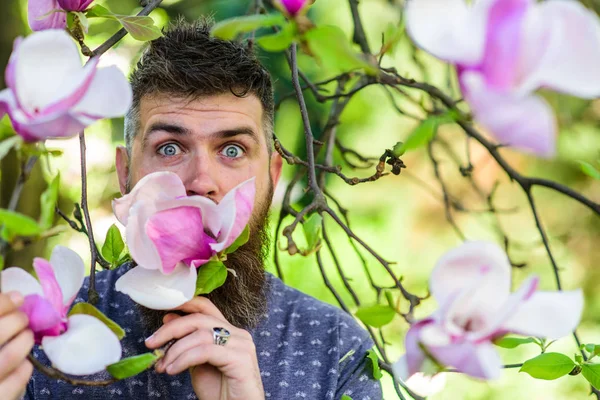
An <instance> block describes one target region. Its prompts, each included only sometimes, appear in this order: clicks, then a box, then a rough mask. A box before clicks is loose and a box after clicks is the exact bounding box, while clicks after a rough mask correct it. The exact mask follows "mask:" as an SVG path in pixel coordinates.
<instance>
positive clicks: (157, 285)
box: [115, 263, 197, 310]
mask: <svg viewBox="0 0 600 400" xmlns="http://www.w3.org/2000/svg"><path fill="white" fill-rule="evenodd" d="M196 277H197V272H196V269H195V268H190V267H188V266H187V265H185V264H183V263H179V265H177V267H176V268H175V270H174V271H173V273H171V274H170V275H164V274H163V273H162V272H160V271H157V270H148V269H145V268H140V267H135V268H133V269H131V270H129V271H127V273H125V275H123V276H122V277H121V278H119V279H118V280H117V282H116V284H115V289H116V290H117V291H119V292H121V293H125V294H126V295H128V296H129V297H131V298H132V299H133V301H135V302H136V303H138V304H141V305H143V306H144V307H147V308H150V309H154V310H170V309H173V308H175V307H179V306H180V305H182V304H184V303H185V302H187V301H189V300H191V299H192V298H193V297H194V293H195V291H196Z"/></svg>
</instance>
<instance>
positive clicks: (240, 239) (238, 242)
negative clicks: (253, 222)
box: [225, 225, 250, 254]
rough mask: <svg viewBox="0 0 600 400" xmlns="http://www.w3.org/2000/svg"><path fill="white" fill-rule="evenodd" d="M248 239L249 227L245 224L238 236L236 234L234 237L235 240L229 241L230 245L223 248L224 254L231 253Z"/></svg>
mask: <svg viewBox="0 0 600 400" xmlns="http://www.w3.org/2000/svg"><path fill="white" fill-rule="evenodd" d="M248 239H250V227H249V226H248V225H246V227H245V228H244V230H243V231H242V233H241V234H240V236H238V238H237V239H235V241H234V242H233V243H231V246H229V247H228V248H226V249H225V254H230V253H233V252H234V251H236V250H237V249H238V248H240V247H242V246H243V245H244V244H246V242H247V241H248Z"/></svg>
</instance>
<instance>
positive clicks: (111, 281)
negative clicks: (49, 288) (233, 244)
mask: <svg viewBox="0 0 600 400" xmlns="http://www.w3.org/2000/svg"><path fill="white" fill-rule="evenodd" d="M131 82H132V87H133V93H134V97H133V104H132V106H131V109H130V111H129V112H128V114H127V116H126V122H125V142H126V147H119V148H118V149H117V154H116V167H117V173H118V178H119V183H120V188H121V192H122V193H128V192H129V191H130V189H131V188H132V187H134V186H135V184H136V183H137V182H138V181H139V180H140V179H141V178H142V177H144V176H146V175H147V174H150V173H152V172H156V171H170V172H173V173H175V174H177V175H178V176H179V178H180V179H181V181H182V182H183V184H184V186H185V188H186V191H187V194H188V195H200V196H205V197H207V198H209V199H211V200H213V201H214V202H216V203H218V202H219V201H220V200H221V199H222V198H223V196H224V195H225V194H226V193H227V192H229V191H230V190H231V189H232V188H234V187H236V186H237V185H238V184H240V183H242V182H244V181H246V180H247V179H249V178H251V177H255V179H256V180H255V184H256V198H255V204H254V209H253V214H252V216H251V220H250V240H249V241H248V242H247V243H246V244H245V245H244V246H242V247H241V248H240V249H239V250H238V251H236V252H234V253H233V254H230V255H228V259H227V261H226V263H225V264H226V266H227V267H228V268H231V269H233V270H235V271H236V275H237V276H232V275H231V274H230V275H229V277H228V279H227V281H226V283H225V284H224V285H223V286H222V287H220V288H219V289H217V290H215V291H214V292H212V293H211V294H209V295H207V296H198V297H195V298H194V299H192V300H191V301H189V302H188V303H186V304H184V305H183V306H181V307H179V308H178V309H176V310H170V311H156V310H149V309H146V308H143V307H141V306H139V305H136V304H135V303H134V302H133V301H132V300H131V299H130V298H129V297H128V296H126V295H124V294H123V293H120V292H117V291H116V290H115V289H114V288H115V282H116V281H117V279H118V278H119V277H121V276H122V275H123V274H124V273H125V272H127V271H128V270H129V269H131V267H132V265H130V264H125V265H122V266H121V267H120V268H118V269H115V270H111V271H103V272H99V273H98V274H97V275H96V277H97V278H96V279H97V286H96V289H97V291H98V293H99V294H100V300H99V302H98V304H97V307H98V308H99V309H100V310H102V311H103V312H104V313H105V314H106V315H107V316H108V317H109V318H111V319H113V320H114V321H116V322H117V323H118V324H119V325H121V326H122V327H123V329H124V330H125V332H126V336H125V338H124V339H123V342H122V344H123V356H124V357H129V356H133V355H136V354H142V353H145V352H148V351H151V350H154V349H157V348H160V347H163V346H165V345H166V344H167V343H170V342H172V343H173V344H172V345H171V346H170V347H169V349H168V351H167V353H166V355H165V357H164V358H163V359H162V360H161V361H160V362H159V363H158V364H157V365H156V367H155V369H154V370H149V371H146V372H144V373H142V374H139V375H137V376H135V377H133V378H130V379H126V380H124V381H121V382H118V383H116V384H114V385H112V386H109V387H107V388H105V387H87V386H86V387H73V386H70V385H68V384H65V383H64V382H57V381H55V380H52V379H50V378H47V377H46V376H44V375H42V374H40V373H38V372H34V373H33V377H32V379H30V381H29V384H28V385H27V388H26V389H27V391H26V395H25V398H27V399H47V398H53V399H61V400H62V399H70V398H90V399H95V398H98V399H100V398H102V399H106V398H131V399H149V398H167V399H194V398H199V399H201V400H221V399H226V400H234V399H243V400H254V399H265V398H272V399H291V398H307V399H336V400H338V399H340V398H341V397H342V396H343V395H347V396H349V397H350V398H352V399H354V400H360V399H380V398H382V394H381V387H380V385H379V383H378V382H377V381H375V380H374V379H373V377H372V374H371V373H370V372H369V371H368V364H367V362H366V359H365V354H366V352H367V350H369V349H370V348H371V347H372V346H373V342H372V341H371V339H370V338H369V335H368V334H367V332H366V331H365V330H363V329H362V328H361V327H360V326H359V325H358V324H357V323H356V322H355V320H354V319H353V318H352V317H351V316H349V315H347V314H345V313H344V312H342V311H341V310H339V309H337V308H335V307H332V306H330V305H328V304H325V303H323V302H320V301H318V300H316V299H314V298H312V297H309V296H307V295H305V294H302V293H300V292H299V291H297V290H295V289H292V288H290V287H288V286H286V285H285V284H284V283H283V282H282V281H280V280H279V279H277V278H276V277H274V276H273V275H271V274H268V273H266V272H265V271H264V260H265V257H266V254H267V250H268V245H269V240H268V235H267V226H268V224H267V220H268V211H269V207H270V205H271V200H272V197H273V190H274V186H275V185H276V184H277V181H278V179H279V176H280V173H281V167H282V160H281V157H280V156H279V155H278V154H277V153H273V151H272V136H273V114H274V105H273V102H274V101H273V90H272V84H271V80H270V76H269V73H268V72H267V71H266V70H265V68H264V67H263V66H262V65H261V64H260V63H259V62H258V61H257V59H256V57H255V55H254V54H252V52H251V51H250V50H249V49H248V48H247V47H246V46H244V45H243V44H239V43H235V42H230V41H223V40H220V39H216V38H211V37H210V23H208V22H206V21H200V22H196V23H192V24H189V23H185V22H182V21H179V22H177V23H176V24H175V25H174V26H172V27H171V28H170V29H169V30H168V31H167V32H165V35H164V37H162V38H160V39H157V40H155V41H153V42H151V43H150V44H149V46H148V48H147V49H146V50H145V51H144V53H143V55H142V57H141V59H140V61H139V62H138V64H137V67H136V69H135V71H134V72H133V73H132V76H131ZM91 151H94V150H93V149H91ZM200 268H201V267H200ZM88 284H89V283H88V282H87V281H86V283H84V286H83V288H82V291H81V293H80V294H79V297H78V299H77V300H76V301H86V300H87V289H88ZM21 325H22V324H21ZM21 329H22V328H21ZM215 329H216V331H215ZM221 333H223V334H225V336H226V337H227V338H226V340H223V338H222V335H221ZM10 336H16V335H12V334H11V335H10ZM89 345H90V346H93V345H94V343H90V344H89ZM34 351H35V356H36V357H38V358H39V359H40V360H42V361H44V362H47V360H46V359H45V356H44V354H43V352H41V351H37V350H34ZM85 356H86V355H85V354H81V357H85ZM17 361H22V360H16V361H15V362H17ZM95 378H97V377H95ZM1 384H2V377H0V385H1ZM23 389H25V388H23Z"/></svg>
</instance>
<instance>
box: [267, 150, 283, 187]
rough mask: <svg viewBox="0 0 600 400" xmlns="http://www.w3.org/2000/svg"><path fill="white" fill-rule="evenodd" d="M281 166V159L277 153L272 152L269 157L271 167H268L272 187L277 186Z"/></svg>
mask: <svg viewBox="0 0 600 400" xmlns="http://www.w3.org/2000/svg"><path fill="white" fill-rule="evenodd" d="M282 166H283V159H282V158H281V155H280V154H279V153H278V152H276V151H275V152H273V155H271V165H270V167H269V169H270V173H271V180H272V181H273V187H275V186H277V182H279V177H280V176H281V168H282Z"/></svg>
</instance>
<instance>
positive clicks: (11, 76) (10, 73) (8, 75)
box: [4, 37, 23, 90]
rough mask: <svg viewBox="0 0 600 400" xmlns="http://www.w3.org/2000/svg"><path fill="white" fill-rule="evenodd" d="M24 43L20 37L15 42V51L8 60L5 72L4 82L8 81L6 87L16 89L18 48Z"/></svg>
mask: <svg viewBox="0 0 600 400" xmlns="http://www.w3.org/2000/svg"><path fill="white" fill-rule="evenodd" d="M22 41H23V38H22V37H18V38H16V39H15V41H14V42H13V49H12V53H11V55H10V58H9V59H8V65H7V66H6V70H5V71H4V80H5V81H6V86H8V87H9V88H11V89H12V90H14V89H15V86H16V81H15V79H16V78H15V62H16V60H17V54H18V48H19V45H20V44H21V42H22Z"/></svg>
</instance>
